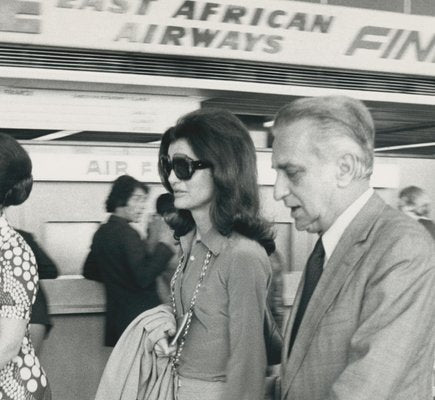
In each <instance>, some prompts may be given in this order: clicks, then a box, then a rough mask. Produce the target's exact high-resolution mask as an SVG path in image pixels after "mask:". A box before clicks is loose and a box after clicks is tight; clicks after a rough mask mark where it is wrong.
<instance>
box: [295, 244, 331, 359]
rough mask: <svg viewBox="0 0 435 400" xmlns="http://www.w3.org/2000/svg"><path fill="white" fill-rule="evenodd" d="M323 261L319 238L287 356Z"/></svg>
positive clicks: (320, 273) (321, 245) (310, 261)
mask: <svg viewBox="0 0 435 400" xmlns="http://www.w3.org/2000/svg"><path fill="white" fill-rule="evenodd" d="M324 261H325V249H324V248H323V243H322V238H321V237H319V239H318V240H317V243H316V245H315V246H314V250H313V251H312V253H311V255H310V257H309V258H308V262H307V266H306V272H305V282H304V288H303V289H302V296H301V301H300V303H299V307H298V310H297V312H296V317H295V322H294V324H293V329H292V334H291V337H290V346H289V350H288V354H289V355H290V352H291V349H292V347H293V343H294V341H295V338H296V335H297V333H298V330H299V326H300V324H301V322H302V318H303V317H304V313H305V309H306V308H307V306H308V303H309V301H310V299H311V295H312V294H313V292H314V289H315V288H316V285H317V282H319V279H320V276H321V275H322V271H323V263H324Z"/></svg>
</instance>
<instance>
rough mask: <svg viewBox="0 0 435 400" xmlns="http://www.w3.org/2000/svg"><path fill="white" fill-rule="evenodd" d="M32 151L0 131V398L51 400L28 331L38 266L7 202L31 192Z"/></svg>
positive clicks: (14, 203) (9, 399)
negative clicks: (8, 211)
mask: <svg viewBox="0 0 435 400" xmlns="http://www.w3.org/2000/svg"><path fill="white" fill-rule="evenodd" d="M32 184H33V179H32V163H31V161H30V158H29V155H28V154H27V153H26V151H25V150H24V149H23V148H22V147H21V146H20V145H19V144H18V142H17V141H16V140H15V139H13V138H12V137H10V136H8V135H5V134H1V133H0V399H2V400H15V399H29V400H49V399H51V392H50V388H49V385H48V382H47V378H46V376H45V373H44V370H43V369H42V367H41V365H40V363H39V360H38V357H37V356H36V354H35V349H34V347H33V344H32V341H31V339H30V332H29V319H30V314H31V309H32V304H33V303H34V301H35V296H36V292H37V290H38V267H37V265H36V260H35V256H34V254H33V252H32V249H31V248H30V246H29V245H28V244H27V243H26V242H25V241H24V239H23V238H22V236H21V235H20V234H18V233H17V232H16V231H15V230H14V229H13V228H12V227H11V226H10V225H9V222H8V221H7V219H6V216H5V214H4V211H5V209H6V208H7V207H9V206H14V205H18V204H21V203H23V202H24V201H25V200H26V199H27V197H28V196H29V194H30V191H31V190H32Z"/></svg>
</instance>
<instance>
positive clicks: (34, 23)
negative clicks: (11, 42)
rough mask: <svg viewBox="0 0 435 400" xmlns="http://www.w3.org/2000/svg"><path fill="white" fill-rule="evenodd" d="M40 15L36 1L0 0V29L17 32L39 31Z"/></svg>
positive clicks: (39, 5) (39, 8)
mask: <svg viewBox="0 0 435 400" xmlns="http://www.w3.org/2000/svg"><path fill="white" fill-rule="evenodd" d="M35 15H38V16H39V15H41V4H40V3H39V2H38V1H27V0H0V31H1V32H17V33H41V20H40V19H39V18H34V16H35Z"/></svg>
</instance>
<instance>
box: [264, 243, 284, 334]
mask: <svg viewBox="0 0 435 400" xmlns="http://www.w3.org/2000/svg"><path fill="white" fill-rule="evenodd" d="M269 259H270V264H271V266H272V281H271V283H270V287H269V295H268V301H269V306H270V310H271V311H272V315H273V317H274V320H275V321H276V324H277V325H278V327H279V329H280V331H281V330H282V325H283V322H284V317H285V307H284V301H283V277H282V274H283V266H284V264H283V263H284V261H283V257H282V255H281V253H280V252H279V251H278V250H275V251H274V252H273V253H272V254H271V255H270V256H269Z"/></svg>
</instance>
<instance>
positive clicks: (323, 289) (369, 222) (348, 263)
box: [282, 194, 385, 398]
mask: <svg viewBox="0 0 435 400" xmlns="http://www.w3.org/2000/svg"><path fill="white" fill-rule="evenodd" d="M384 207H385V203H384V202H383V201H382V200H381V199H380V198H379V197H378V196H377V195H376V194H374V195H373V196H372V197H371V198H370V199H369V201H368V202H367V204H366V205H365V206H364V207H363V208H362V209H361V211H360V212H359V213H358V214H357V215H356V217H355V218H354V219H353V221H352V222H351V223H350V225H349V226H348V227H347V228H346V230H345V231H344V233H343V235H342V237H341V238H340V240H339V242H338V244H337V247H336V248H335V250H334V252H333V253H332V255H331V258H330V259H329V260H328V263H327V265H326V266H325V268H324V271H323V273H322V276H321V278H320V280H319V283H318V284H317V287H316V289H315V291H314V293H313V296H312V297H311V300H310V302H309V304H308V306H307V309H306V310H305V314H304V317H303V320H302V322H301V325H300V327H299V331H298V334H297V336H296V339H295V343H294V345H293V349H292V352H291V354H290V359H288V357H287V354H288V346H289V343H290V335H291V330H292V327H293V323H294V318H295V314H296V312H292V316H291V318H290V321H289V324H288V326H287V329H286V333H285V339H284V340H285V346H284V354H283V358H282V359H283V360H287V359H288V360H287V362H286V363H284V365H285V370H283V375H282V389H283V390H282V394H283V398H286V395H287V392H288V391H289V389H290V386H291V383H292V381H293V379H294V378H295V376H296V373H297V371H298V370H299V368H300V367H301V364H302V362H303V360H304V358H305V356H306V353H307V351H308V348H309V345H310V343H311V341H312V339H313V336H314V334H315V331H316V327H317V325H318V324H319V322H320V320H321V319H322V317H323V315H324V314H325V312H326V310H327V309H328V307H329V306H330V305H331V303H332V302H333V301H334V299H335V297H336V296H337V294H338V293H339V291H340V289H341V288H342V287H343V285H344V283H345V281H346V279H347V277H348V276H349V274H350V273H351V272H352V270H353V268H355V267H356V265H357V264H358V261H359V260H360V259H361V257H362V256H363V255H364V254H365V252H366V250H367V246H365V245H364V242H365V240H366V238H367V236H368V234H369V232H370V230H371V229H372V227H373V225H374V223H375V222H376V220H377V219H378V218H379V216H380V215H381V213H382V211H383V209H384ZM304 277H305V273H304V276H303V277H302V279H301V282H300V284H299V288H298V291H297V296H296V300H295V305H294V308H293V310H292V311H296V310H297V306H299V302H300V297H301V292H302V287H303V282H304Z"/></svg>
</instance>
